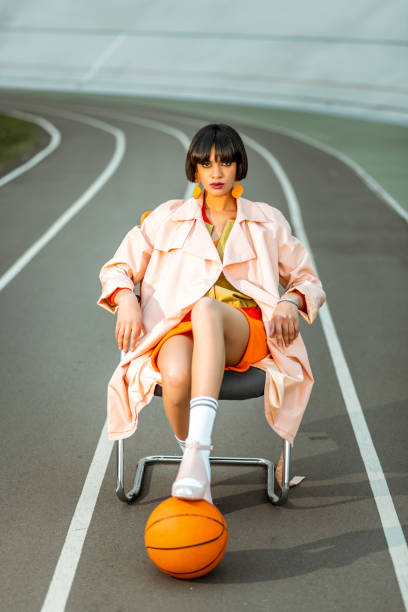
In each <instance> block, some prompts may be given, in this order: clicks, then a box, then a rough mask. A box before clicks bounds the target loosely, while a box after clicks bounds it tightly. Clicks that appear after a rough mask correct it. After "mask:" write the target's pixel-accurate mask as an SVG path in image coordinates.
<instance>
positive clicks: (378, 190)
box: [92, 108, 408, 221]
mask: <svg viewBox="0 0 408 612" xmlns="http://www.w3.org/2000/svg"><path fill="white" fill-rule="evenodd" d="M156 110H157V112H160V114H161V115H163V116H167V117H168V118H169V119H170V120H173V121H174V119H175V117H172V116H171V115H170V114H169V113H166V112H165V111H164V112H161V109H159V108H157V109H156ZM92 112H94V111H92ZM176 121H179V122H180V123H184V124H187V125H194V126H196V125H197V123H204V122H205V121H207V122H208V123H209V122H210V121H212V119H211V118H205V119H203V120H201V119H192V118H191V117H183V118H181V117H180V118H176ZM246 125H247V127H255V128H258V129H263V130H268V132H271V133H275V132H276V133H277V134H282V135H283V136H290V137H291V138H295V139H297V140H300V141H301V142H304V143H306V144H308V145H310V146H312V147H315V148H316V149H319V150H320V151H323V152H324V153H328V154H329V155H332V156H333V157H336V158H337V159H338V160H340V161H341V162H343V163H344V164H345V165H346V166H348V167H349V168H351V169H352V170H353V172H355V173H356V174H358V176H360V178H361V179H362V180H363V181H364V182H365V184H366V185H367V187H368V188H369V189H370V190H371V191H372V192H373V193H375V194H376V195H377V196H378V197H379V198H380V199H381V200H382V201H383V202H384V203H385V204H387V205H388V206H390V207H391V208H392V209H393V210H394V211H395V212H396V213H398V214H399V215H400V216H401V217H402V218H403V219H404V220H405V221H408V211H406V210H405V209H404V208H403V207H402V206H401V204H399V202H397V200H395V198H393V197H392V195H391V194H389V193H388V191H386V190H385V189H384V188H383V187H381V185H380V184H379V183H378V182H377V181H376V180H375V179H374V178H373V177H372V176H371V174H369V173H368V172H367V171H366V170H364V169H363V168H362V167H361V166H360V165H359V164H358V163H357V162H355V161H354V160H352V159H351V158H350V157H348V156H347V155H346V154H345V153H342V152H341V151H339V150H338V149H335V148H334V147H331V146H330V145H328V144H325V143H323V142H320V141H319V140H316V139H314V138H313V137H312V136H307V135H306V134H302V133H301V132H297V131H296V130H292V129H290V128H283V127H281V126H275V125H272V126H265V125H263V124H260V123H257V122H255V123H253V124H251V125H249V124H246Z"/></svg>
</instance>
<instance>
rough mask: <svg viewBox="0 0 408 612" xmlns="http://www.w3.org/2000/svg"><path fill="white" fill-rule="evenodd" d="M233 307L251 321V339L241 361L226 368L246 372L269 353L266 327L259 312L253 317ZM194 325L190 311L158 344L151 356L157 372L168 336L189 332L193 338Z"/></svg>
mask: <svg viewBox="0 0 408 612" xmlns="http://www.w3.org/2000/svg"><path fill="white" fill-rule="evenodd" d="M232 308H237V309H238V310H240V311H241V312H242V313H243V314H244V315H245V316H246V318H247V320H248V323H249V340H248V344H247V347H246V349H245V353H244V354H243V355H242V357H241V360H240V361H239V363H237V364H235V365H234V366H226V367H225V368H224V370H234V371H235V372H246V370H248V369H249V367H250V365H251V364H252V363H254V362H255V361H259V360H260V359H263V358H264V357H266V356H267V355H269V348H268V345H267V343H266V332H265V327H264V324H263V321H262V318H260V315H259V313H256V315H255V317H252V316H250V315H249V314H248V312H246V311H245V309H244V308H240V307H239V306H232ZM248 310H249V311H251V310H253V309H249V308H248ZM257 310H258V309H257ZM259 312H260V309H259ZM257 315H258V316H257ZM192 327H193V324H192V323H191V313H190V312H188V313H187V315H186V316H185V317H184V319H183V320H182V321H180V323H179V324H178V325H176V326H175V327H173V329H171V330H170V331H168V332H167V334H166V335H165V336H164V337H163V338H162V339H161V340H160V342H159V343H158V344H156V346H155V347H154V349H153V353H152V355H151V358H150V359H151V363H152V366H153V368H154V370H156V372H160V370H159V368H158V366H157V357H158V355H159V351H160V349H161V346H162V344H163V343H164V342H166V340H168V338H171V336H175V335H176V334H189V335H190V338H192V337H193V332H192Z"/></svg>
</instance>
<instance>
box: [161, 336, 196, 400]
mask: <svg viewBox="0 0 408 612" xmlns="http://www.w3.org/2000/svg"><path fill="white" fill-rule="evenodd" d="M171 341H172V342H171ZM191 359H192V340H191V339H190V338H181V337H177V336H176V337H173V338H169V340H167V342H165V343H164V344H163V346H162V348H161V349H160V352H159V355H158V358H157V365H158V366H159V369H160V372H161V375H162V381H163V386H164V387H166V390H167V391H169V392H171V393H173V394H175V395H184V394H185V393H187V392H188V390H189V388H190V385H191Z"/></svg>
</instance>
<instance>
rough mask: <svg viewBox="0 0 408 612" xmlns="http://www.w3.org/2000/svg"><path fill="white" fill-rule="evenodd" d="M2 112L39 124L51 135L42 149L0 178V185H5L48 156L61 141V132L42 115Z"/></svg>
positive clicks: (14, 111)
mask: <svg viewBox="0 0 408 612" xmlns="http://www.w3.org/2000/svg"><path fill="white" fill-rule="evenodd" d="M2 112H4V114H5V115H10V116H11V117H16V118H18V119H24V120H25V121H30V122H31V123H35V124H36V125H39V126H40V127H42V128H43V130H45V131H46V132H48V134H49V135H50V136H51V140H50V142H49V143H48V144H47V146H46V147H45V148H44V149H42V150H41V151H39V152H38V153H36V154H35V155H33V157H31V159H29V160H28V161H27V162H25V163H24V164H21V166H18V167H17V168H14V170H12V171H11V172H8V173H7V174H5V175H4V176H2V177H1V178H0V187H3V185H6V184H7V183H9V182H10V181H12V180H13V179H15V178H17V177H18V176H20V175H21V174H23V173H24V172H27V171H28V170H31V168H33V167H34V166H36V165H37V164H39V163H40V162H41V161H42V160H43V159H44V158H45V157H48V155H50V154H51V153H52V152H53V151H55V149H56V148H57V147H59V145H60V143H61V132H60V131H59V130H58V129H57V128H56V127H55V125H53V124H52V123H51V122H50V121H47V119H44V117H38V116H37V115H33V114H31V113H25V112H22V111H17V110H11V111H2Z"/></svg>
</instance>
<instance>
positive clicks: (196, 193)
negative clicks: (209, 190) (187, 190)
mask: <svg viewBox="0 0 408 612" xmlns="http://www.w3.org/2000/svg"><path fill="white" fill-rule="evenodd" d="M195 179H196V181H197V183H196V186H195V187H194V190H193V196H194V199H196V200H197V198H199V197H200V195H201V187H200V183H199V180H198V172H196V173H195Z"/></svg>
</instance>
